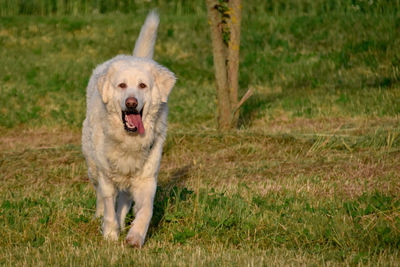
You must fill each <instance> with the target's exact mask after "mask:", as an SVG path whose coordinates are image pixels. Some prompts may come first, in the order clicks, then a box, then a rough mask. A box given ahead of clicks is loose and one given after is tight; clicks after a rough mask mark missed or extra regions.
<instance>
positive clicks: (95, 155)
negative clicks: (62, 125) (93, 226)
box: [82, 12, 175, 247]
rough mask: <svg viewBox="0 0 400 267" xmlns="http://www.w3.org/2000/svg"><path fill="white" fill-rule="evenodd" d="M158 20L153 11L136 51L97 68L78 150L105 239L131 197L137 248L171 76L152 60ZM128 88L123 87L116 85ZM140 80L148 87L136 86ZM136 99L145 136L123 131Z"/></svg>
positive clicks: (114, 234)
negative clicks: (127, 102)
mask: <svg viewBox="0 0 400 267" xmlns="http://www.w3.org/2000/svg"><path fill="white" fill-rule="evenodd" d="M158 22H159V18H158V15H157V14H156V13H155V12H151V13H150V14H149V15H148V17H147V19H146V21H145V23H144V25H143V27H142V29H141V32H140V36H139V38H138V40H137V42H136V46H135V49H134V55H133V56H129V55H119V56H116V57H115V58H113V59H111V60H109V61H106V62H104V63H103V64H101V65H99V66H97V67H96V69H95V70H94V71H93V74H92V76H91V78H90V80H89V85H88V87H87V113H86V119H85V121H84V122H83V129H82V151H83V154H84V156H85V158H86V162H87V165H88V175H89V178H90V180H91V181H92V183H93V185H94V187H95V189H96V195H97V205H96V216H103V224H102V231H103V235H104V237H105V238H106V239H111V240H117V239H118V236H119V231H120V230H121V229H123V228H124V227H125V225H124V221H125V216H126V214H127V212H128V211H129V209H130V206H131V204H132V201H134V202H135V206H134V212H135V219H134V221H133V222H132V225H131V227H130V230H129V232H128V235H127V237H126V240H127V242H128V243H129V244H130V245H132V246H135V247H141V246H142V245H143V243H144V239H145V236H146V233H147V230H148V226H149V223H150V219H151V217H152V213H153V200H154V195H155V192H156V187H157V175H158V170H159V167H160V159H161V153H162V146H163V143H164V140H165V136H166V131H167V114H168V107H167V100H168V95H169V93H170V91H171V89H172V87H173V86H174V84H175V76H174V74H173V73H172V72H170V71H169V70H168V69H166V68H165V67H162V66H161V65H159V64H158V63H156V62H155V61H153V60H152V59H151V58H152V56H153V51H154V43H155V39H156V32H157V26H158ZM121 83H125V84H126V85H127V88H125V89H121V88H120V87H119V84H121ZM140 83H144V84H146V88H144V89H143V88H140V87H139V86H138V85H139V84H140ZM128 97H135V98H136V99H137V102H138V110H141V109H143V112H142V114H143V116H142V121H143V126H144V129H145V132H144V134H143V135H140V134H138V133H132V132H128V131H126V130H125V129H124V125H123V121H122V110H123V109H124V108H125V107H124V105H125V100H126V99H127V98H128Z"/></svg>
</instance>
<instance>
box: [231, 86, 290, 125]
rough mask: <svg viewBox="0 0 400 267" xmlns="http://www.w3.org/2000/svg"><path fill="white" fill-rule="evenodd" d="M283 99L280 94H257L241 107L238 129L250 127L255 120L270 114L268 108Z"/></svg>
mask: <svg viewBox="0 0 400 267" xmlns="http://www.w3.org/2000/svg"><path fill="white" fill-rule="evenodd" d="M282 97H283V94H282V93H281V92H279V93H260V92H255V93H254V95H252V96H251V97H250V98H249V99H248V100H247V101H246V102H244V103H243V105H242V106H241V107H240V113H239V121H238V128H242V127H249V126H251V123H252V121H253V120H254V119H256V118H259V117H260V116H262V115H264V114H265V112H268V108H269V107H271V106H272V103H273V102H276V101H279V100H280V99H281V98H282Z"/></svg>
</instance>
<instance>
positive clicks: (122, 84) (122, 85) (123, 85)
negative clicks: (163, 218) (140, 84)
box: [118, 83, 127, 89]
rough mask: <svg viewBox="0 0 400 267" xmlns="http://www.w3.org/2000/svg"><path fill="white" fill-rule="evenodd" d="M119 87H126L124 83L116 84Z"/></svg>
mask: <svg viewBox="0 0 400 267" xmlns="http://www.w3.org/2000/svg"><path fill="white" fill-rule="evenodd" d="M118 87H119V88H122V89H125V88H126V87H127V85H126V83H120V84H118Z"/></svg>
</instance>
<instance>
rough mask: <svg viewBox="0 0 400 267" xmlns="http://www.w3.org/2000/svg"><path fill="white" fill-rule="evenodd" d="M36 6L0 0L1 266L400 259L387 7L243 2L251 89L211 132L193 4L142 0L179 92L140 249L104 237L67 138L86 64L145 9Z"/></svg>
mask: <svg viewBox="0 0 400 267" xmlns="http://www.w3.org/2000/svg"><path fill="white" fill-rule="evenodd" d="M16 2H17V3H19V1H16ZM22 2H23V1H22ZM22 2H21V3H22ZM38 2H40V1H38ZM53 2H57V1H53ZM53 2H51V1H50V2H46V1H42V2H40V3H44V4H43V6H42V8H41V9H40V8H39V7H38V8H36V7H24V8H20V9H18V6H12V4H11V3H13V2H10V1H5V0H4V1H0V11H1V14H2V17H0V45H1V48H2V49H0V62H1V64H0V183H1V184H0V248H1V249H0V265H6V266H21V265H36V266H59V265H62V266H64V265H71V266H81V265H95V266H109V265H113V266H114V265H117V266H127V265H135V266H136V265H140V266H141V265H145V266H153V265H157V266H159V265H162V266H164V265H166V266H193V265H194V266H197V265H206V266H224V265H237V266H245V265H248V266H262V265H266V266H275V265H296V266H297V265H311V266H321V265H322V266H325V265H326V266H331V265H352V266H353V265H354V266H357V265H372V266H399V265H400V252H399V251H400V172H399V167H400V166H399V159H400V116H399V114H400V5H399V1H345V0H344V1H307V0H302V1H297V2H296V1H293V2H290V1H289V3H291V4H287V5H286V4H284V3H285V1H279V0H275V1H270V2H268V3H265V4H263V1H260V0H257V1H255V2H254V3H257V4H248V5H244V9H243V27H242V43H241V67H240V88H241V89H240V94H243V93H244V92H246V91H247V89H248V88H253V89H254V90H255V94H254V95H253V96H252V98H250V99H249V100H248V101H247V102H246V103H245V104H244V106H243V108H242V110H241V114H240V125H239V127H238V129H237V130H234V131H230V132H224V133H220V132H218V131H216V119H215V115H216V110H215V89H214V76H213V75H214V74H213V66H212V53H211V51H212V50H211V47H210V43H211V42H210V36H209V34H208V24H207V14H206V13H205V8H204V6H203V5H200V4H199V3H200V2H199V1H197V2H196V1H193V3H197V4H199V5H196V4H193V5H190V4H185V2H184V1H176V5H174V4H166V3H172V2H165V1H158V2H157V3H158V5H159V10H160V13H161V26H160V29H159V37H158V41H157V45H156V51H155V59H156V60H157V61H158V62H160V63H161V64H163V65H165V66H167V67H168V68H170V69H171V70H172V71H174V72H175V73H176V75H177V77H178V82H177V85H176V87H175V88H174V90H173V93H172V95H171V97H170V100H169V105H170V115H169V130H168V137H167V141H166V143H165V146H164V154H163V159H162V164H161V170H160V174H159V188H158V191H157V201H156V202H155V213H154V216H153V219H152V223H151V226H150V229H149V234H148V238H147V242H146V243H145V246H144V248H143V249H141V250H137V249H132V248H130V247H128V246H126V245H125V244H124V237H125V235H126V229H125V231H124V232H123V233H122V236H121V239H120V241H119V242H117V243H112V242H106V241H103V239H102V236H101V233H100V224H101V223H100V220H96V219H94V212H95V193H94V190H93V188H92V186H91V185H90V184H89V181H88V178H87V169H86V165H85V162H84V159H83V156H82V154H81V147H80V129H81V124H82V121H83V119H84V116H85V87H86V85H87V82H88V78H89V77H90V74H91V71H92V69H93V68H94V67H95V66H96V65H97V64H99V63H101V62H103V61H105V60H107V59H109V58H111V57H113V56H114V55H116V54H121V53H123V54H130V53H131V51H132V49H133V45H134V41H135V39H136V37H137V35H138V32H139V29H140V26H141V24H142V22H143V20H144V18H145V15H146V12H147V10H148V9H150V8H148V7H147V6H146V3H141V4H140V6H138V9H137V10H136V11H135V10H134V9H133V7H132V9H133V10H127V11H129V12H126V13H121V12H116V11H115V10H114V11H112V10H108V9H112V8H113V6H109V7H107V6H105V7H103V9H104V10H103V9H102V8H98V9H96V10H95V12H94V11H93V12H89V11H90V10H91V9H90V8H92V7H91V6H90V5H89V4H87V6H86V9H84V10H85V12H84V14H83V13H79V12H77V13H75V11H74V10H78V9H74V8H73V6H72V7H71V8H69V7H64V9H48V8H47V7H46V5H47V4H46V3H53ZM70 2H71V3H78V2H75V1H70ZM83 2H84V3H87V2H85V1H83ZM100 2H102V1H99V3H100ZM110 2H111V3H115V2H118V1H110ZM137 2H140V1H137ZM325 2H326V3H330V4H324V3H325ZM27 3H28V2H27ZM162 3H164V5H162ZM296 3H297V4H296ZM298 3H300V4H298ZM312 3H314V4H312ZM335 3H336V4H335ZM49 5H50V4H49ZM110 5H111V4H110ZM149 5H150V4H149ZM152 5H154V3H152ZM29 8H30V9H29ZM46 8H47V9H46ZM107 8H108V9H107ZM115 8H116V9H118V7H115ZM49 10H53V11H52V12H50V11H49ZM88 10H89V11H88ZM99 10H100V11H99ZM102 10H103V11H104V12H101V11H102ZM49 12H50V13H52V14H48V13H49ZM27 14H28V15H27ZM39 15H46V16H39ZM132 219H133V215H131V216H128V218H127V220H128V225H129V222H130V221H132Z"/></svg>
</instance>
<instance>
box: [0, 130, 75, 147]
mask: <svg viewBox="0 0 400 267" xmlns="http://www.w3.org/2000/svg"><path fill="white" fill-rule="evenodd" d="M80 143H81V133H80V131H78V130H75V131H73V130H69V129H59V128H56V129H46V128H39V129H23V130H16V129H13V130H2V131H0V149H1V150H3V151H4V150H6V151H7V150H8V151H22V150H25V149H30V148H36V149H37V148H52V147H59V146H63V145H68V144H74V145H79V144H80Z"/></svg>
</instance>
